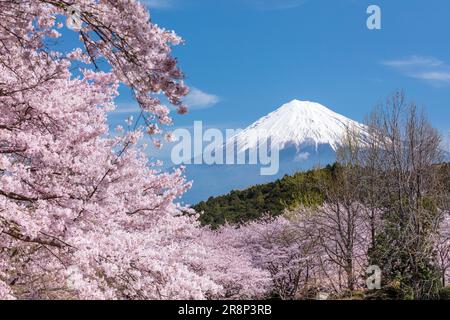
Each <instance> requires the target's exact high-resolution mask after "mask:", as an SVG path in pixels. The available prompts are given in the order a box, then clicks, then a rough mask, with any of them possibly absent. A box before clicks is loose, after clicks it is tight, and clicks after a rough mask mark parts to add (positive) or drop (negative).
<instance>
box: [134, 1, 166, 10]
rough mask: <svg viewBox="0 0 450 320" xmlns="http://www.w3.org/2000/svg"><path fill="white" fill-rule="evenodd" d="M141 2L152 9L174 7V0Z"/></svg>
mask: <svg viewBox="0 0 450 320" xmlns="http://www.w3.org/2000/svg"><path fill="white" fill-rule="evenodd" d="M141 2H142V3H144V4H145V5H147V6H148V7H149V8H150V9H153V8H157V9H165V8H170V7H172V0H141Z"/></svg>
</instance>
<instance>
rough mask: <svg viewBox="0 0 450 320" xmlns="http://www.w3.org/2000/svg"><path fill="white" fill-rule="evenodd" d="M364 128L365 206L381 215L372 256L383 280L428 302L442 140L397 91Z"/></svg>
mask: <svg viewBox="0 0 450 320" xmlns="http://www.w3.org/2000/svg"><path fill="white" fill-rule="evenodd" d="M367 125H368V128H369V131H370V137H371V138H370V144H369V148H368V151H367V152H366V153H365V157H364V158H362V160H363V161H362V165H363V166H364V167H365V168H367V170H368V171H366V173H369V176H370V179H369V181H370V184H369V186H368V193H369V195H370V196H369V197H368V200H369V201H368V204H369V207H371V208H373V209H375V208H376V209H377V210H380V211H381V218H382V222H383V233H382V235H381V237H380V239H381V242H379V243H377V244H376V250H375V251H374V252H375V253H374V255H373V258H374V259H375V261H376V262H377V263H379V264H381V265H382V268H383V271H384V272H385V273H386V274H387V275H388V279H391V280H394V279H401V283H402V288H403V289H404V293H405V294H408V295H412V296H413V297H414V298H430V297H432V296H433V295H434V294H435V293H436V291H437V284H436V278H435V276H434V270H432V269H433V266H432V260H433V251H434V245H433V240H432V239H433V235H435V234H437V232H438V228H439V224H440V222H441V220H442V210H440V209H441V208H442V206H443V205H444V203H445V199H446V197H447V192H446V190H445V188H444V186H443V185H442V183H441V179H440V178H439V176H438V174H439V173H438V170H437V169H436V165H437V164H438V163H440V162H441V161H442V159H443V154H442V151H441V149H440V144H441V138H440V136H439V134H438V132H437V131H436V130H435V129H434V128H432V126H431V125H430V124H429V122H428V121H427V119H426V116H425V114H424V112H423V111H422V110H419V108H418V107H417V106H416V104H415V103H407V102H406V100H405V96H404V94H403V93H401V92H397V93H395V94H394V95H393V96H392V97H390V98H389V99H388V100H387V101H386V103H385V104H384V105H380V106H379V107H377V108H376V109H375V111H374V112H373V114H372V115H371V117H370V118H369V121H368V124H367ZM374 244H375V243H374Z"/></svg>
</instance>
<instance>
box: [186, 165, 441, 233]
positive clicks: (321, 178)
mask: <svg viewBox="0 0 450 320" xmlns="http://www.w3.org/2000/svg"><path fill="white" fill-rule="evenodd" d="M338 168H339V165H338V164H333V165H328V166H327V167H325V168H323V169H316V170H310V171H306V172H298V173H296V174H294V175H286V176H284V177H283V178H282V179H279V180H277V181H274V182H272V183H268V184H262V185H256V186H252V187H250V188H248V189H245V190H234V191H231V192H230V193H229V194H227V195H223V196H219V197H211V198H209V199H208V200H207V201H202V202H200V203H198V204H196V205H195V206H193V209H195V210H196V211H197V212H199V213H201V217H200V221H201V223H202V224H203V225H211V226H212V227H214V228H215V227H218V226H220V225H222V224H224V223H225V222H229V223H240V222H246V221H250V220H254V219H258V218H260V217H262V216H263V215H267V214H269V215H272V216H276V215H279V214H281V213H283V211H284V210H285V209H289V210H290V209H295V208H296V207H298V206H300V205H306V206H313V205H318V204H321V203H322V202H323V201H324V195H323V192H322V191H321V190H323V188H321V186H324V184H325V183H328V182H331V183H333V184H336V183H339V181H337V179H333V177H334V176H335V173H336V170H337V169H338ZM437 168H438V174H439V176H441V177H442V178H443V179H444V181H445V182H444V183H446V185H447V186H448V187H447V189H448V190H449V191H450V178H449V172H450V164H449V163H446V164H441V165H438V166H437Z"/></svg>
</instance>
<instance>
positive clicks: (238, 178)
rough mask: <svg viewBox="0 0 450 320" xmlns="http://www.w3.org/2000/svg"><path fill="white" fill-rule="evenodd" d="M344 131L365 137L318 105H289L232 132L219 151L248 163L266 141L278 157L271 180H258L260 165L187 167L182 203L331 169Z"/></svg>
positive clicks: (350, 123) (356, 125)
mask: <svg viewBox="0 0 450 320" xmlns="http://www.w3.org/2000/svg"><path fill="white" fill-rule="evenodd" d="M349 129H351V130H352V131H353V132H354V131H357V132H358V134H359V137H360V138H361V139H362V140H364V139H365V138H366V137H367V136H368V133H367V131H366V129H365V126H364V125H363V124H361V123H358V122H356V121H354V120H352V119H349V118H347V117H345V116H343V115H340V114H338V113H336V112H334V111H332V110H330V109H329V108H327V107H325V106H323V105H321V104H319V103H316V102H310V101H300V100H293V101H291V102H289V103H286V104H284V105H282V106H281V107H279V108H278V109H276V110H275V111H273V112H271V113H269V114H268V115H266V116H264V117H262V118H260V119H259V120H257V121H256V122H255V123H253V124H252V125H250V126H249V127H247V128H246V129H244V130H242V131H240V132H238V133H237V134H236V135H234V136H233V137H232V138H230V139H228V140H227V141H226V142H225V144H224V146H223V147H224V148H235V149H234V150H236V151H237V152H236V154H237V155H239V154H241V155H242V154H243V155H244V157H248V155H249V153H251V152H254V151H255V149H256V148H258V147H259V146H260V145H261V144H262V143H264V141H267V140H268V139H269V141H270V144H271V145H272V146H276V148H277V149H278V150H279V151H280V152H279V171H278V173H277V174H276V175H272V176H263V175H261V174H260V167H261V165H248V164H247V165H204V164H203V165H187V166H186V175H187V178H188V179H189V180H192V181H193V187H192V189H191V190H189V191H188V192H187V193H186V195H185V196H184V198H183V200H184V202H187V203H190V204H194V203H197V202H199V201H202V200H207V199H208V198H209V197H211V196H218V195H222V194H225V193H228V192H230V191H231V190H235V189H244V188H247V187H250V186H252V185H255V184H262V183H268V182H271V181H274V180H276V179H279V178H281V177H282V176H284V175H286V174H292V173H295V172H297V171H303V170H308V169H311V168H313V167H314V166H325V165H327V164H331V163H333V162H334V161H335V160H336V150H337V148H338V147H339V145H340V144H341V141H342V139H343V137H344V136H345V134H346V132H348V130H349Z"/></svg>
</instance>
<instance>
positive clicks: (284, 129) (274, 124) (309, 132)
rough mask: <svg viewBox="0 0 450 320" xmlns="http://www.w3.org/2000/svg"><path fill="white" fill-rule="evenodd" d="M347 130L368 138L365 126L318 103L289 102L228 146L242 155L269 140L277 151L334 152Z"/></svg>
mask: <svg viewBox="0 0 450 320" xmlns="http://www.w3.org/2000/svg"><path fill="white" fill-rule="evenodd" d="M348 128H352V130H358V131H359V132H360V134H361V135H363V136H365V135H367V133H366V130H365V127H364V125H362V124H360V123H358V122H356V121H354V120H351V119H349V118H347V117H344V116H342V115H340V114H338V113H336V112H334V111H332V110H330V109H328V108H327V107H325V106H323V105H321V104H319V103H316V102H310V101H300V100H292V101H291V102H289V103H286V104H284V105H282V106H281V107H280V108H278V109H277V110H275V111H273V112H271V113H269V114H268V115H267V116H265V117H262V118H261V119H259V120H258V121H256V122H255V123H253V124H252V125H250V126H249V127H247V128H246V129H244V130H243V131H241V132H240V133H238V134H237V135H236V136H234V137H233V138H231V139H230V141H227V144H231V143H234V142H236V143H237V146H238V152H243V151H245V150H247V149H253V148H256V147H257V146H258V145H259V144H260V142H264V141H265V140H267V139H268V138H270V139H271V143H272V145H274V144H275V145H276V146H277V147H278V148H279V149H280V150H281V149H284V148H285V147H287V146H288V145H294V146H296V147H300V146H304V145H310V146H315V147H316V148H317V146H318V145H321V144H328V145H330V146H331V148H333V150H336V149H337V147H338V146H339V145H340V143H341V141H342V138H343V137H344V136H345V133H346V132H347V130H348Z"/></svg>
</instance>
